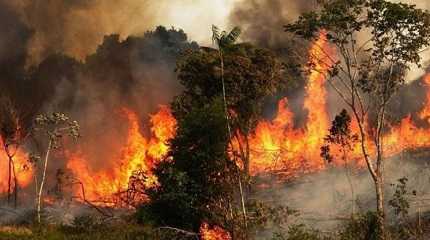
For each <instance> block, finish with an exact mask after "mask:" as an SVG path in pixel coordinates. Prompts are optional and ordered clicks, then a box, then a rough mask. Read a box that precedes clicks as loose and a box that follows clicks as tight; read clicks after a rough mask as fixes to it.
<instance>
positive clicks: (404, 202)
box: [388, 177, 410, 218]
mask: <svg viewBox="0 0 430 240" xmlns="http://www.w3.org/2000/svg"><path fill="white" fill-rule="evenodd" d="M407 183H408V179H407V178H406V177H403V178H400V179H398V184H395V185H394V184H392V185H391V186H393V187H394V188H395V190H394V193H393V197H392V199H390V200H389V201H388V204H389V205H390V206H391V207H392V208H393V210H394V214H396V215H397V216H400V217H402V218H405V217H407V216H408V213H409V207H410V205H409V201H408V199H407V195H408V191H407Z"/></svg>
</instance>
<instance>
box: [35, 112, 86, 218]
mask: <svg viewBox="0 0 430 240" xmlns="http://www.w3.org/2000/svg"><path fill="white" fill-rule="evenodd" d="M34 129H35V131H38V132H42V134H43V135H44V136H46V137H47V147H46V151H45V153H44V158H43V162H42V164H43V166H40V164H38V167H39V168H38V170H39V171H38V172H39V174H41V175H42V177H41V180H40V185H39V186H36V191H37V197H36V202H37V221H38V223H40V222H41V207H42V206H41V205H42V202H41V201H42V194H43V187H44V185H45V179H46V172H47V169H48V160H49V157H50V153H51V151H52V150H55V149H58V148H59V147H60V146H61V142H60V141H61V139H62V138H63V137H64V136H65V135H67V136H70V137H72V138H74V139H77V138H78V137H79V125H78V122H76V121H72V120H70V119H69V117H67V116H66V115H65V114H62V113H53V114H50V115H39V116H37V117H36V119H35V128H34ZM35 159H40V157H36V158H33V160H35ZM38 162H39V161H37V162H36V163H38ZM36 184H37V182H36Z"/></svg>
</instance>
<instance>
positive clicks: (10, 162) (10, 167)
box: [6, 150, 12, 206]
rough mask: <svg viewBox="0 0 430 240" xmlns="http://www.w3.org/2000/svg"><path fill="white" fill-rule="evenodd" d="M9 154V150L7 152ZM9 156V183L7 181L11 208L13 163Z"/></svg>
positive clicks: (8, 201) (8, 203) (8, 202)
mask: <svg viewBox="0 0 430 240" xmlns="http://www.w3.org/2000/svg"><path fill="white" fill-rule="evenodd" d="M6 151H7V152H8V150H6ZM7 155H8V166H9V167H8V181H7V205H8V206H10V197H11V195H12V187H11V185H12V161H11V159H10V155H9V153H8V154H7Z"/></svg>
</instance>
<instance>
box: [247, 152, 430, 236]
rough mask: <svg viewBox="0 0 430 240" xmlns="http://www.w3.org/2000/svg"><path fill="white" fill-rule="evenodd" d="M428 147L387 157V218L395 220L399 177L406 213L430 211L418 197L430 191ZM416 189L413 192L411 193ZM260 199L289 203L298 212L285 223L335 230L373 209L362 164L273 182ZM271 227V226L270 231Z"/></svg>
mask: <svg viewBox="0 0 430 240" xmlns="http://www.w3.org/2000/svg"><path fill="white" fill-rule="evenodd" d="M428 156H429V152H428V150H423V149H420V150H419V151H416V152H408V153H403V154H401V155H399V156H396V157H393V158H389V159H386V164H385V167H386V169H385V170H386V171H385V201H386V214H387V216H388V219H390V220H391V221H396V220H397V216H396V215H395V213H394V209H393V208H392V207H390V206H389V204H388V202H389V200H391V199H393V194H394V191H395V187H396V185H397V184H399V182H398V180H399V179H401V178H404V177H405V178H407V179H408V181H407V184H406V190H407V195H405V197H406V199H408V202H409V203H410V209H409V214H410V215H411V217H412V216H415V214H416V213H417V212H418V211H421V213H425V212H427V211H430V208H429V206H427V205H423V203H422V202H420V201H419V199H426V196H428V194H430V187H429V185H428V181H429V180H428V179H429V176H430V168H429V167H428V164H427V163H426V159H427V158H428ZM413 192H415V195H414V194H413ZM253 197H257V198H258V199H260V200H261V201H263V202H266V203H270V204H275V205H277V204H280V205H283V206H288V207H290V208H291V209H294V210H296V211H298V215H297V216H290V217H289V222H288V224H293V223H295V224H301V223H303V224H306V225H307V226H310V227H312V228H316V229H324V230H325V231H327V230H330V229H334V228H336V227H338V226H339V225H341V224H342V222H343V221H348V219H349V217H350V216H351V213H352V211H353V208H352V206H354V212H355V213H366V212H368V211H376V205H375V202H376V199H375V189H374V183H373V181H372V179H371V177H370V175H369V173H368V172H367V169H366V168H365V167H363V168H356V167H354V166H352V165H350V166H346V167H335V168H330V167H328V169H327V170H325V171H322V172H318V173H311V174H308V175H304V176H301V177H298V178H296V179H294V180H293V181H290V182H287V183H283V184H279V185H277V184H275V185H274V186H272V187H271V188H266V190H263V191H260V192H258V193H257V195H256V196H253ZM272 231H275V230H274V229H270V231H269V233H267V232H265V233H263V234H269V235H268V236H270V235H271V234H272Z"/></svg>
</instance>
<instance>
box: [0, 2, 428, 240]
mask: <svg viewBox="0 0 430 240" xmlns="http://www.w3.org/2000/svg"><path fill="white" fill-rule="evenodd" d="M318 3H319V8H318V10H316V11H313V12H309V13H306V14H303V15H302V16H300V17H299V19H298V20H297V21H296V22H294V23H292V24H288V25H287V26H285V30H286V31H287V32H289V33H293V34H294V35H296V36H298V37H300V38H301V39H305V40H307V41H309V42H317V43H318V41H315V40H316V39H318V38H320V37H321V36H325V37H326V39H327V41H328V42H329V43H330V44H331V45H332V46H333V47H334V48H336V51H337V55H338V56H337V57H335V56H333V55H332V54H331V53H328V52H324V51H322V53H323V54H322V55H323V56H313V57H316V58H318V59H315V61H310V62H311V63H310V64H309V66H302V67H304V68H306V67H307V69H308V70H316V71H318V70H319V69H318V68H316V66H314V65H315V62H318V63H319V65H325V66H328V67H329V71H328V72H327V73H326V75H327V76H326V78H327V79H328V83H329V84H330V85H331V87H332V89H334V91H335V92H336V93H337V95H338V97H339V99H341V100H342V101H343V103H344V104H345V106H346V107H348V110H346V109H344V110H342V111H341V112H340V113H339V114H338V115H337V116H335V118H334V120H333V122H332V126H331V127H330V129H328V130H329V133H328V135H327V136H326V137H325V138H324V141H325V145H324V146H322V148H321V157H322V158H324V159H325V160H326V161H327V163H332V162H334V161H335V159H337V158H339V159H341V160H342V162H343V163H344V166H345V170H346V177H347V181H348V184H349V187H350V190H351V199H352V202H351V213H350V214H348V215H347V216H346V217H345V216H341V217H339V218H340V219H341V221H340V224H339V225H338V226H337V227H336V228H333V231H322V230H319V229H316V227H315V226H308V225H305V224H302V223H301V222H300V221H294V220H292V217H296V216H299V215H300V212H299V211H296V210H293V209H291V208H288V207H286V206H287V205H288V204H289V203H288V202H281V201H279V202H269V203H267V202H263V201H260V199H261V197H260V196H257V194H255V193H254V192H253V190H254V189H253V185H252V181H253V180H255V179H256V178H254V177H253V176H251V173H250V164H251V162H250V160H251V159H250V155H251V151H252V149H251V147H250V142H249V141H250V140H249V137H250V135H251V134H253V133H254V131H255V128H256V126H257V123H259V121H260V120H261V119H262V118H263V108H264V104H265V102H266V101H267V99H268V98H269V97H271V96H273V95H275V94H276V93H279V92H282V91H288V89H289V88H290V86H295V84H296V83H295V82H294V80H293V79H294V77H291V76H285V74H286V73H287V74H291V73H292V72H294V73H295V74H297V73H298V66H297V68H294V69H287V70H286V69H285V64H284V63H282V61H281V60H280V59H279V58H278V56H277V54H276V53H274V52H273V51H271V50H269V49H263V48H260V47H257V46H254V45H253V44H251V43H238V39H239V38H240V34H241V30H240V28H238V27H236V28H233V30H231V31H230V32H227V31H220V30H219V29H218V28H217V27H216V26H213V27H212V34H213V36H212V40H213V42H214V45H215V48H210V47H199V46H198V45H197V44H196V43H194V42H189V41H188V39H187V36H186V34H185V33H184V32H183V31H182V30H176V29H174V28H172V29H166V28H164V27H158V28H157V29H156V30H155V31H152V32H147V33H146V34H145V35H144V36H143V37H129V38H127V39H125V40H124V41H120V38H119V35H110V36H107V37H105V39H104V41H103V43H102V44H101V45H100V46H99V48H98V49H97V50H96V52H95V53H94V54H92V55H90V56H88V57H87V58H86V61H85V63H79V62H78V61H76V60H74V59H72V58H69V57H66V56H63V55H59V54H58V55H54V56H51V57H49V58H47V59H45V60H44V61H43V62H42V63H41V64H40V65H39V66H38V67H35V68H31V69H30V70H29V74H28V75H29V76H28V78H29V79H32V80H34V82H35V83H34V84H35V90H43V89H45V87H46V89H49V91H48V92H51V91H55V90H54V87H53V85H52V86H50V84H47V83H50V82H52V81H54V80H55V78H54V77H53V76H55V77H57V75H58V76H63V77H64V78H70V79H72V80H71V82H72V83H73V86H74V87H77V82H78V80H77V79H78V77H81V76H85V77H87V78H88V79H103V80H102V81H104V82H98V84H100V83H102V84H105V83H108V82H109V84H112V83H113V85H108V86H115V87H118V88H119V89H121V94H124V95H127V93H130V92H132V89H133V88H134V87H135V85H134V82H135V81H138V80H137V78H136V77H135V75H136V74H137V73H136V72H137V71H141V69H140V68H139V67H142V66H145V67H148V66H154V65H155V64H159V65H160V66H161V65H162V66H163V67H166V69H169V70H172V71H171V72H169V73H167V74H168V75H173V74H174V73H173V67H172V66H173V65H176V74H177V79H178V80H179V82H180V84H181V85H182V87H183V89H182V90H183V91H182V92H181V93H180V94H178V95H177V96H176V97H175V98H174V100H173V101H172V102H171V105H170V107H171V109H172V112H173V115H174V117H175V119H176V121H177V126H176V134H175V136H174V138H173V139H171V140H169V142H168V145H169V150H168V153H167V154H166V155H165V156H164V159H162V161H154V162H157V164H156V165H155V167H153V168H152V167H151V169H148V170H147V171H135V173H134V175H133V176H131V177H130V179H129V183H131V184H132V185H134V187H137V188H139V192H138V193H136V194H141V195H142V196H141V197H140V196H139V197H140V198H139V197H137V198H136V199H138V200H136V201H139V205H138V206H137V209H134V210H135V211H130V212H127V213H131V214H128V215H127V216H126V217H123V216H121V217H117V216H114V214H111V215H109V214H106V212H108V211H105V210H104V207H105V206H103V207H101V206H99V205H96V204H92V203H91V202H90V201H89V200H88V201H87V200H86V199H84V200H85V204H88V205H89V207H92V208H93V209H95V210H97V211H98V212H99V213H100V214H101V215H103V217H102V218H101V219H99V218H96V217H95V216H93V215H82V216H76V217H75V218H74V220H73V221H72V222H71V223H70V224H65V225H61V224H57V225H49V224H48V223H47V222H45V221H43V220H44V219H43V206H42V205H43V195H44V193H45V192H46V190H45V189H46V181H47V174H48V172H49V168H48V164H49V163H51V162H52V153H53V151H55V150H58V149H60V148H61V146H62V144H63V143H64V142H67V141H68V140H69V139H72V140H76V139H77V138H78V137H79V136H80V135H79V129H80V127H79V124H78V122H77V121H73V120H71V118H69V117H68V116H67V115H66V114H63V113H53V114H49V115H43V114H42V115H37V116H36V115H35V111H36V110H37V111H39V110H40V109H41V105H42V102H43V101H44V100H42V99H48V98H50V97H51V96H45V95H44V93H35V94H34V95H33V96H32V98H34V99H37V101H38V102H39V103H40V104H37V107H35V108H34V109H32V110H31V111H30V110H26V109H27V108H26V107H21V106H20V105H19V104H20V103H19V101H16V100H15V99H13V98H9V96H6V95H5V97H4V98H1V99H0V136H1V140H2V144H3V148H4V150H5V152H6V154H7V157H8V180H9V181H8V186H7V187H8V191H7V198H8V203H9V204H10V202H11V198H12V193H14V194H15V196H14V198H15V199H14V200H15V204H14V205H15V206H16V205H17V201H18V186H19V184H18V181H17V177H16V168H15V165H14V157H15V154H16V152H17V150H18V149H19V148H20V147H21V146H22V144H23V143H24V141H25V140H26V139H27V138H26V137H27V136H30V133H31V134H32V135H31V137H33V139H32V140H34V141H35V143H37V144H35V145H38V146H32V147H34V148H31V147H30V149H32V150H36V151H37V154H32V155H31V159H30V160H31V163H33V164H34V167H35V168H34V169H35V170H36V173H35V174H34V177H35V185H36V194H35V195H36V199H35V203H36V206H35V209H36V210H35V212H34V213H33V212H32V214H37V215H36V217H37V219H36V221H35V223H33V222H32V221H30V220H28V219H26V220H27V224H25V225H24V224H22V225H21V226H17V227H9V228H1V227H0V239H32V240H38V239H48V240H49V239H103V240H109V239H119V240H121V239H155V240H157V239H160V240H161V239H178V240H186V239H202V240H248V239H272V240H388V239H390V240H404V239H426V237H428V235H427V236H426V234H429V233H427V232H426V229H430V228H429V227H430V226H427V225H426V224H429V223H422V222H421V215H419V216H418V221H417V223H416V222H415V219H413V218H411V217H410V213H411V205H412V203H411V201H412V200H414V199H415V197H416V195H417V192H416V191H414V190H411V189H409V187H408V185H407V184H408V178H406V177H405V178H401V179H399V180H398V182H397V183H396V184H393V185H392V192H393V196H392V197H391V199H387V198H386V197H385V195H386V193H387V192H388V191H387V189H386V188H384V185H385V184H386V180H385V176H384V174H385V172H384V160H385V157H386V156H385V155H384V151H383V147H384V146H383V134H384V133H385V132H386V131H387V126H388V121H387V108H388V105H389V103H390V101H391V99H392V98H393V96H394V94H395V93H396V92H397V91H399V89H401V86H402V85H403V84H404V83H405V78H406V77H405V76H406V72H407V71H408V70H410V68H411V66H413V65H419V64H420V61H421V56H420V53H421V51H422V50H423V49H424V48H426V47H429V46H430V13H428V12H427V11H423V10H420V9H417V8H416V7H415V6H413V5H408V4H403V3H392V2H390V1H385V0H318ZM363 36H367V37H368V39H365V40H363V39H362V37H363ZM317 47H318V46H317ZM154 49H157V51H154ZM306 57H307V56H306ZM124 59H127V60H124ZM136 62H138V63H139V64H137V65H138V66H139V67H137V68H134V67H135V65H134V64H136ZM293 62H295V61H293ZM289 65H291V64H289ZM288 67H290V68H292V66H288ZM315 68H316V69H315ZM136 69H137V70H136ZM148 71H149V70H148ZM51 72H55V74H54V75H51ZM139 74H142V73H140V72H139ZM139 74H137V75H139ZM152 74H154V76H158V75H157V74H158V73H152ZM151 76H152V75H151ZM146 77H148V76H145V78H146ZM43 79H48V80H46V81H47V82H43V81H45V80H43ZM39 81H40V82H39ZM89 81H92V80H89ZM42 83H44V84H42ZM102 84H101V85H102ZM146 91H147V90H146ZM36 92H37V91H36ZM133 93H134V92H133ZM130 95H132V94H130ZM97 96H98V95H97ZM2 97H3V96H2ZM128 97H129V96H127V100H130V99H128ZM310 97H312V96H310ZM73 98H74V96H73V94H71V95H70V96H67V97H66V96H65V97H64V99H62V100H59V102H60V103H59V104H58V105H59V106H60V108H61V107H65V106H67V105H69V104H71V99H73ZM39 100H40V101H39ZM126 102H127V101H126ZM130 102H132V101H130ZM127 104H129V102H127V103H126V105H127ZM132 104H133V103H130V105H132ZM134 107H136V106H134ZM29 119H31V120H32V121H29ZM353 123H354V124H357V126H358V133H355V132H354V131H353V130H352V124H353ZM427 124H428V123H427ZM288 127H290V126H288ZM30 129H32V130H33V131H30ZM298 132H299V131H298ZM137 135H138V134H137ZM292 137H294V136H292ZM139 140H141V139H139ZM149 141H152V139H151V140H149ZM357 144H359V146H360V148H361V149H360V150H361V156H362V158H363V159H364V162H365V164H366V166H367V170H368V172H369V173H370V176H371V179H372V181H373V186H372V187H374V190H375V199H376V208H375V210H376V211H375V212H373V211H368V210H367V209H366V210H365V211H360V209H357V208H356V206H357V205H358V204H357V205H356V203H355V199H356V197H357V196H356V192H355V190H354V186H355V184H354V182H353V177H352V175H353V170H352V167H351V166H350V160H351V159H350V158H351V157H350V153H351V152H352V151H353V150H354V149H353V147H354V146H356V145H357ZM29 145H31V144H29ZM143 145H146V142H145V141H144V140H141V142H139V144H138V147H141V146H143ZM163 146H164V145H163ZM41 147H42V148H41ZM285 148H288V147H285ZM139 150H141V149H139ZM286 150H287V151H289V150H290V149H286ZM145 151H149V150H145ZM372 151H374V155H372V154H371V153H372ZM138 153H139V154H140V152H138ZM139 154H136V155H139ZM137 157H139V156H137ZM140 157H141V156H140ZM154 158H155V157H154ZM138 160H139V159H138ZM157 160H158V159H157ZM148 161H149V160H148ZM148 168H149V167H148ZM127 170H128V169H127ZM149 172H150V173H151V174H154V176H155V177H156V181H154V182H156V184H154V186H152V185H151V186H149V187H148V186H147V185H145V181H146V180H147V178H148V176H147V175H145V174H147V173H149ZM64 175H66V173H65V172H63V171H61V170H60V171H58V172H57V177H58V178H61V177H64ZM154 176H151V177H154ZM128 177H129V176H127V178H128ZM270 177H273V176H270ZM127 178H126V179H127ZM154 179H155V178H154ZM12 181H13V182H12ZM269 181H271V182H274V180H273V179H272V178H271V179H270V180H269ZM115 184H116V183H115ZM278 184H279V185H280V187H279V188H280V189H281V188H284V187H285V185H284V184H286V183H284V182H283V183H278ZM12 186H14V188H13V189H12ZM80 186H81V187H82V189H83V188H84V187H85V186H83V183H82V184H81V185H80ZM108 187H109V186H108ZM82 192H83V195H84V190H82ZM348 195H349V193H348ZM263 198H264V197H263ZM318 200H319V199H318ZM348 204H349V203H348ZM348 206H349V205H348ZM387 206H390V207H391V209H390V210H392V216H393V217H394V218H393V219H390V220H392V221H388V216H389V215H388V213H391V212H388V211H387V209H386V207H387ZM132 207H136V206H135V205H133V206H132ZM106 208H108V206H106ZM7 210H9V209H7ZM121 210H123V209H121ZM127 210H129V209H127ZM9 211H12V210H9ZM124 211H125V210H124ZM12 213H15V214H16V212H15V211H12ZM420 213H421V212H419V214H420ZM29 219H30V217H29ZM336 220H338V219H336ZM202 226H203V230H208V229H209V228H210V227H213V228H211V229H212V230H213V231H215V230H216V231H220V234H219V235H218V238H217V237H216V236H215V237H212V236H211V237H209V238H205V237H204V233H202V231H203V230H202ZM209 226H210V227H209ZM206 227H207V229H206ZM216 231H215V232H216ZM427 231H429V230H427ZM219 236H222V239H221V238H220V237H219Z"/></svg>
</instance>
